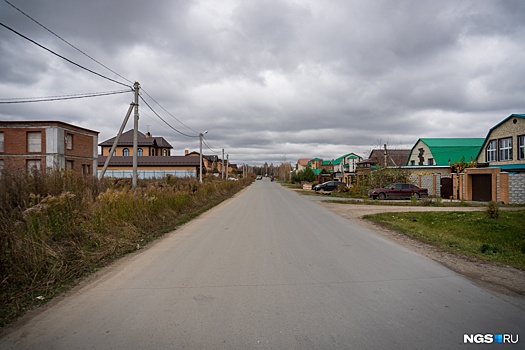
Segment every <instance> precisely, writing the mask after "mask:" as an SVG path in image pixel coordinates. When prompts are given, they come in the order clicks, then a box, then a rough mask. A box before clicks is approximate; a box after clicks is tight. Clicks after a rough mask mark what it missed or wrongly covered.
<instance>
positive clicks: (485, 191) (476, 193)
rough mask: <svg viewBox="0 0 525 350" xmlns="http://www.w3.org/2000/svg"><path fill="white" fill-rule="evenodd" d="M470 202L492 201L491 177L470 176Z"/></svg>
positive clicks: (488, 175) (483, 175)
mask: <svg viewBox="0 0 525 350" xmlns="http://www.w3.org/2000/svg"><path fill="white" fill-rule="evenodd" d="M472 200H473V201H479V202H489V201H491V200H492V175H490V174H479V175H472Z"/></svg>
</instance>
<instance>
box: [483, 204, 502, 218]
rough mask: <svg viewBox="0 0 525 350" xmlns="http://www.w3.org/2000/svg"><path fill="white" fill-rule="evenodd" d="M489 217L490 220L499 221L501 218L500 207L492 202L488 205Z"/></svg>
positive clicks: (487, 212) (486, 211)
mask: <svg viewBox="0 0 525 350" xmlns="http://www.w3.org/2000/svg"><path fill="white" fill-rule="evenodd" d="M485 213H486V214H487V217H488V218H489V219H498V218H499V206H498V204H497V203H496V202H494V201H490V202H489V203H488V204H487V209H486V210H485Z"/></svg>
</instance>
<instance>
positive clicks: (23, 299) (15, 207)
mask: <svg viewBox="0 0 525 350" xmlns="http://www.w3.org/2000/svg"><path fill="white" fill-rule="evenodd" d="M250 182H251V180H248V179H247V180H245V181H238V182H237V181H235V182H222V181H211V180H210V181H208V182H205V183H204V184H199V183H198V182H197V181H196V180H194V179H178V178H166V179H164V180H157V181H140V182H139V186H138V188H137V189H136V190H131V188H130V186H129V184H128V183H127V182H126V181H124V182H123V183H122V182H112V181H110V180H105V181H100V180H98V179H97V178H93V177H83V176H79V175H77V174H74V173H70V172H57V173H54V174H46V173H34V174H20V173H17V174H9V173H4V174H2V176H1V177H0V233H1V236H0V299H1V300H2V308H1V310H0V326H3V325H5V324H7V323H8V322H10V321H11V320H13V319H14V318H16V317H17V316H19V315H21V314H22V313H23V312H24V311H25V310H26V309H28V308H32V307H34V306H36V305H38V304H39V303H41V302H42V301H41V300H39V299H41V298H39V297H40V296H43V297H45V299H46V300H48V299H50V298H51V297H52V296H53V295H56V294H57V293H60V292H62V291H64V290H65V289H67V288H69V287H71V286H72V285H74V284H75V283H76V281H77V280H78V279H79V278H81V277H82V276H84V275H86V274H88V273H91V272H93V271H94V270H96V269H97V268H99V267H101V266H104V265H106V264H107V263H108V262H110V261H112V260H114V259H116V258H117V257H119V256H122V255H123V254H126V253H128V252H130V251H133V250H136V249H137V244H139V245H144V244H146V243H147V242H149V241H151V240H153V239H155V238H157V237H159V236H160V235H162V233H165V232H168V231H170V230H172V229H174V228H175V227H176V226H177V225H180V224H181V223H183V222H185V221H188V220H189V219H191V218H192V217H194V216H196V215H198V214H200V213H202V212H203V211H205V210H207V209H209V208H211V207H213V206H214V205H216V204H218V203H220V202H221V201H223V200H224V199H226V198H228V197H231V196H232V195H233V194H234V193H236V192H237V191H239V190H240V189H241V188H243V187H245V186H246V185H248V184H249V183H250Z"/></svg>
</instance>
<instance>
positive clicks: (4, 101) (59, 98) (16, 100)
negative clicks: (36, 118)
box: [0, 90, 132, 104]
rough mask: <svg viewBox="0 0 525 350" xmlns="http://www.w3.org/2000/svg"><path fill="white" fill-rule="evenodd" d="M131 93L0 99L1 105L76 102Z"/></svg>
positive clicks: (122, 91)
mask: <svg viewBox="0 0 525 350" xmlns="http://www.w3.org/2000/svg"><path fill="white" fill-rule="evenodd" d="M129 92H132V91H130V90H120V91H108V92H93V93H86V94H76V95H62V96H48V97H29V98H24V97H16V98H2V99H0V104H14V103H33V102H48V101H63V100H74V99H80V98H89V97H100V96H108V95H117V94H124V93H129Z"/></svg>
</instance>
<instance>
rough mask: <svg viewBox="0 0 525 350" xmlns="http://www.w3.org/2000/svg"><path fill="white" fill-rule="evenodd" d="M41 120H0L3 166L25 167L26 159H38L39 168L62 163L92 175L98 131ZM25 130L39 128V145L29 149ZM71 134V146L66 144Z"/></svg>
mask: <svg viewBox="0 0 525 350" xmlns="http://www.w3.org/2000/svg"><path fill="white" fill-rule="evenodd" d="M41 124H42V123H38V124H35V125H34V126H33V125H31V124H30V123H21V124H14V123H10V124H9V125H7V124H4V125H2V124H0V132H2V133H3V134H4V152H1V153H0V160H3V165H4V168H5V169H13V170H22V171H23V170H25V169H26V164H27V161H28V160H38V161H40V167H41V169H42V170H43V169H52V170H62V169H66V163H67V164H72V169H71V170H73V171H75V172H79V173H86V172H89V174H92V175H96V170H97V158H98V157H97V153H98V147H97V143H98V133H97V132H88V131H87V130H83V129H77V128H75V127H73V126H71V127H70V126H68V125H67V124H62V123H54V125H41ZM28 132H40V136H41V149H40V151H39V152H29V150H28V146H27V134H28ZM68 134H69V135H71V137H72V140H73V143H72V148H71V149H68V148H67V147H66V136H67V135H68Z"/></svg>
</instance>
